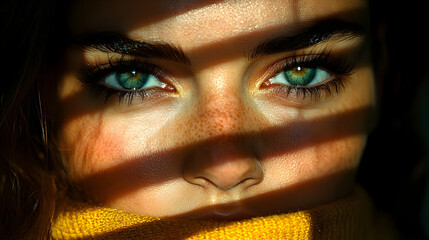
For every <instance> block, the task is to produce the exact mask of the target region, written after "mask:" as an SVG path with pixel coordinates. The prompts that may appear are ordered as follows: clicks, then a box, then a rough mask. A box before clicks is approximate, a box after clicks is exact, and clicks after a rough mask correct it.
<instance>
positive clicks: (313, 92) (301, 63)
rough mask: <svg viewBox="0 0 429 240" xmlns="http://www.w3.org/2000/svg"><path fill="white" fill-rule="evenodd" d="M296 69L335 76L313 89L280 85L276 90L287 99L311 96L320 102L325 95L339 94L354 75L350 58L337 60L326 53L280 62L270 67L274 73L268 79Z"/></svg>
mask: <svg viewBox="0 0 429 240" xmlns="http://www.w3.org/2000/svg"><path fill="white" fill-rule="evenodd" d="M295 67H303V68H322V69H324V70H326V71H328V72H329V73H331V74H333V76H332V77H331V79H329V80H326V81H324V82H323V83H320V84H317V85H315V86H311V87H306V86H293V85H279V86H278V87H277V88H276V90H277V91H278V92H279V93H282V94H286V97H288V96H289V95H290V94H291V93H294V94H295V95H296V96H297V97H299V96H302V98H303V99H304V98H305V97H306V96H310V97H311V98H313V99H316V100H318V99H321V98H322V94H325V96H330V95H332V93H333V92H335V93H337V94H338V93H339V90H340V88H344V87H345V86H344V81H345V77H346V76H348V75H350V74H352V70H353V63H352V61H351V60H350V59H349V58H335V57H332V56H331V54H330V53H329V52H325V51H324V52H322V53H320V54H307V55H301V56H294V57H290V58H287V59H284V60H280V61H279V62H276V63H274V64H273V65H271V66H270V67H268V71H269V72H271V73H274V74H272V75H270V77H269V78H268V79H270V78H271V77H274V76H276V75H277V74H280V73H281V72H283V71H286V70H288V69H292V68H295Z"/></svg>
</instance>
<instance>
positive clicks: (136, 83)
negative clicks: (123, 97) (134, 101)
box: [104, 70, 166, 91]
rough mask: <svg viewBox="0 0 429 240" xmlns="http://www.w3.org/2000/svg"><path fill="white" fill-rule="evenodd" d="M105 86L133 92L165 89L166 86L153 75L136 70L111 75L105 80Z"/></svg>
mask: <svg viewBox="0 0 429 240" xmlns="http://www.w3.org/2000/svg"><path fill="white" fill-rule="evenodd" d="M104 85H106V86H109V87H114V88H117V89H124V90H131V91H136V90H140V89H146V88H151V87H159V88H164V87H165V86H166V84H165V83H163V82H161V81H160V80H159V79H158V78H157V77H155V76H154V75H153V74H150V73H145V72H139V71H134V70H132V71H126V72H114V73H111V74H110V75H108V76H107V77H106V78H105V79H104Z"/></svg>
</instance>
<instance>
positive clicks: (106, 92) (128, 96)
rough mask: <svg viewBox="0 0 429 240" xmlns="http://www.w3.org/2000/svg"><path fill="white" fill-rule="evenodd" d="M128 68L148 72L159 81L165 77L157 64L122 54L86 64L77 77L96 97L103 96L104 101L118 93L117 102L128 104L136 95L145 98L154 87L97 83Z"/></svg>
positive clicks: (128, 69)
mask: <svg viewBox="0 0 429 240" xmlns="http://www.w3.org/2000/svg"><path fill="white" fill-rule="evenodd" d="M130 70H135V71H141V72H145V73H150V74H152V75H154V76H155V77H156V78H158V79H159V80H160V81H162V80H163V79H165V78H166V77H167V73H166V71H165V70H163V69H162V68H161V67H159V66H157V65H153V64H149V63H146V62H144V61H141V60H139V59H137V58H133V59H131V60H124V56H121V57H119V58H118V59H112V58H109V61H108V63H106V64H99V65H97V64H86V65H85V66H83V67H82V68H81V70H80V77H79V79H80V81H81V82H82V84H83V87H84V88H87V89H89V90H90V91H91V92H92V93H93V94H94V96H95V97H96V98H98V97H100V96H104V102H105V103H106V102H107V100H108V99H109V98H110V97H111V96H112V95H114V94H118V100H119V103H121V101H122V100H124V101H126V102H128V104H131V103H132V101H133V99H134V97H136V96H137V95H138V96H140V97H141V98H142V99H145V98H146V97H149V96H151V95H152V94H154V93H155V92H156V91H153V90H154V89H140V90H137V91H127V90H119V89H113V88H109V87H106V86H105V85H103V84H100V83H99V81H100V79H102V78H104V77H106V76H107V75H109V74H111V73H113V72H121V71H130Z"/></svg>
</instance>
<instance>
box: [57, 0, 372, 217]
mask: <svg viewBox="0 0 429 240" xmlns="http://www.w3.org/2000/svg"><path fill="white" fill-rule="evenodd" d="M129 2H130V3H129V4H124V1H121V2H118V1H77V2H76V4H75V6H74V8H73V10H72V12H71V17H70V19H71V20H70V27H71V34H73V35H76V34H82V33H88V32H92V31H95V30H97V31H120V32H123V33H126V34H127V36H128V37H130V38H132V39H136V40H144V41H153V42H163V43H171V44H172V45H174V46H178V47H180V48H181V49H182V50H183V52H184V53H185V54H186V55H187V56H188V58H189V59H190V63H191V64H190V65H186V64H183V63H177V62H174V61H171V60H164V59H160V58H150V59H141V60H142V61H144V62H147V63H150V64H154V65H157V66H160V67H161V68H163V69H165V71H166V72H168V74H167V76H166V77H165V81H166V83H167V84H168V85H170V86H173V87H174V89H175V91H174V92H171V91H165V90H163V89H154V91H152V92H154V94H152V95H149V96H148V97H146V98H145V99H143V100H142V99H141V98H140V97H139V96H136V97H135V98H134V99H133V102H132V103H131V104H128V103H126V102H122V103H121V104H118V98H117V96H115V95H112V96H111V97H110V98H109V99H108V100H107V101H106V103H105V102H104V98H103V97H98V98H97V97H95V96H94V95H93V94H91V93H90V91H89V90H88V89H86V88H85V87H83V86H82V83H81V82H80V81H79V80H78V78H79V71H80V70H79V69H80V68H81V66H83V65H85V64H87V63H89V64H107V63H108V62H109V59H115V58H114V56H116V58H118V56H120V55H119V54H116V53H109V54H106V53H101V52H99V51H95V50H91V51H85V52H83V53H81V52H77V51H76V50H68V51H67V53H66V54H65V57H64V62H63V65H64V72H63V74H62V76H61V77H60V78H59V82H58V87H57V89H58V103H59V105H58V109H61V111H60V113H59V114H60V115H59V116H60V119H61V124H62V125H61V126H60V130H59V134H58V143H59V148H60V149H62V151H61V154H62V157H63V160H64V162H65V164H66V165H67V169H68V170H69V172H70V176H71V178H72V181H74V182H76V183H78V184H79V186H80V187H81V188H82V189H83V191H84V192H85V193H86V194H87V195H88V197H89V198H90V199H92V200H94V201H97V202H100V203H102V204H104V205H106V206H109V207H113V208H119V209H123V210H127V211H131V212H136V213H139V214H144V215H151V216H176V215H180V216H182V215H183V216H184V217H209V218H210V217H217V216H219V215H221V216H222V217H223V216H225V218H228V217H250V216H258V215H266V214H270V213H277V212H285V211H292V210H297V209H303V208H309V207H312V206H316V205H319V204H321V203H325V202H329V201H333V200H335V199H338V198H341V197H343V196H344V195H346V194H347V193H348V192H349V191H350V190H351V188H352V186H353V184H354V179H353V177H354V171H355V169H356V168H357V165H358V163H359V159H360V155H361V153H362V151H363V148H364V145H365V139H366V135H367V133H368V131H369V130H370V128H371V124H372V121H373V120H374V116H373V115H372V114H371V110H372V109H373V107H374V106H375V100H374V79H373V70H372V67H371V62H370V57H369V47H368V46H366V47H365V44H366V43H365V41H363V39H362V37H357V38H355V39H348V40H345V41H340V42H339V41H335V40H329V41H328V42H326V43H321V44H319V45H318V46H312V47H309V48H307V49H300V50H296V51H292V52H281V53H276V54H270V55H265V56H261V57H258V58H256V59H254V60H251V61H249V58H248V53H249V52H250V51H251V50H252V49H253V48H254V47H256V46H257V45H258V44H260V43H261V42H264V41H266V40H268V39H271V38H272V37H275V36H280V35H284V34H290V33H291V31H292V32H293V31H295V30H296V26H297V25H299V23H301V22H304V21H305V22H307V21H309V20H311V21H313V20H318V19H322V18H327V17H329V18H336V19H340V20H344V21H349V22H354V23H358V24H361V25H364V26H365V24H366V22H365V21H366V19H363V18H361V19H359V18H357V17H356V14H352V13H354V12H356V11H360V10H362V9H365V8H366V7H367V6H366V2H365V1H360V0H352V1H347V3H345V1H340V0H338V1H337V0H325V1H316V0H308V1H305V5H304V3H303V2H304V1H286V0H284V1H281V0H277V1H265V0H264V1H263V0H255V1H225V2H224V1H211V3H210V2H209V3H207V4H206V5H204V4H201V1H180V2H181V4H182V5H180V4H179V5H180V6H177V4H178V3H174V4H176V5H175V6H174V8H172V7H170V5H171V4H172V3H171V1H156V2H153V1H151V3H147V2H148V1H131V0H130V1H129ZM188 4H189V6H188ZM193 4H199V5H198V6H197V7H192V6H193ZM144 5H150V6H144ZM187 9H188V10H187ZM137 10H138V11H137ZM94 13H96V14H94ZM347 13H350V14H347ZM357 15H359V14H357ZM160 16H163V18H162V17H160ZM360 16H362V13H360ZM113 19H114V20H113ZM153 19H157V21H154V20H153ZM280 29H283V30H282V31H279V30H280ZM258 33H259V34H258ZM248 34H251V36H252V37H251V38H248V37H245V36H248ZM324 49H329V50H330V52H331V54H332V55H333V56H336V55H341V54H342V55H350V56H355V58H356V63H355V65H354V69H353V71H352V72H351V73H350V74H349V75H347V76H345V77H344V78H345V79H346V80H345V81H344V83H343V84H344V88H340V90H339V93H338V94H336V93H332V94H331V95H328V94H322V95H321V98H320V99H315V98H312V97H305V98H303V97H302V96H296V95H294V94H290V95H288V96H286V94H284V93H280V91H279V88H278V87H277V88H275V87H274V86H273V87H267V88H262V87H261V85H262V84H263V83H264V81H266V80H267V79H266V77H267V76H268V75H267V74H268V73H267V69H268V67H269V66H270V65H272V64H274V63H276V62H277V61H279V60H282V59H285V58H288V57H292V56H295V55H302V54H308V53H310V52H311V53H319V54H321V53H323V50H324ZM362 49H364V51H361V50H362ZM112 57H113V58H112ZM128 57H129V56H126V57H124V59H127V58H128ZM328 70H329V69H328ZM300 186H302V187H300ZM304 186H305V187H304ZM273 192H275V193H276V194H275V197H274V195H273V197H271V198H270V197H267V196H268V195H269V194H270V193H273ZM259 196H260V199H264V200H263V201H264V203H263V204H260V203H259V202H258V201H257V200H258V197H259ZM262 196H264V197H262ZM261 201H262V200H261ZM225 204H227V205H226V207H225ZM228 204H229V205H228ZM218 205H222V206H223V207H222V209H216V207H215V206H218ZM211 206H213V209H210V207H211ZM202 208H204V209H206V208H208V209H210V210H207V211H206V210H205V211H204V212H202V213H196V214H195V215H186V213H187V212H191V211H195V210H198V209H202Z"/></svg>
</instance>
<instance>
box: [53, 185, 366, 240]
mask: <svg viewBox="0 0 429 240" xmlns="http://www.w3.org/2000/svg"><path fill="white" fill-rule="evenodd" d="M373 224H374V222H373V213H372V205H371V202H370V200H369V198H368V196H367V195H366V194H365V192H364V191H363V190H362V189H360V188H357V189H355V191H354V192H353V193H352V194H351V195H350V196H349V197H347V198H345V199H342V200H339V201H336V202H333V203H329V204H326V205H323V206H320V207H316V208H313V209H310V210H304V211H298V212H294V213H286V214H280V215H272V216H267V217H257V218H253V219H247V220H241V221H214V220H189V219H160V218H154V217H147V216H140V215H136V214H133V213H127V212H124V211H120V210H115V209H109V208H104V207H98V206H91V205H89V204H84V203H73V204H68V205H67V206H66V207H63V209H60V210H59V212H58V213H57V215H56V217H55V219H54V223H53V226H52V229H51V230H52V238H53V239H97V240H98V239H330V240H331V239H359V240H361V239H372V238H373V236H371V235H373V234H374V233H373V232H372V230H371V229H372V228H373Z"/></svg>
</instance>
